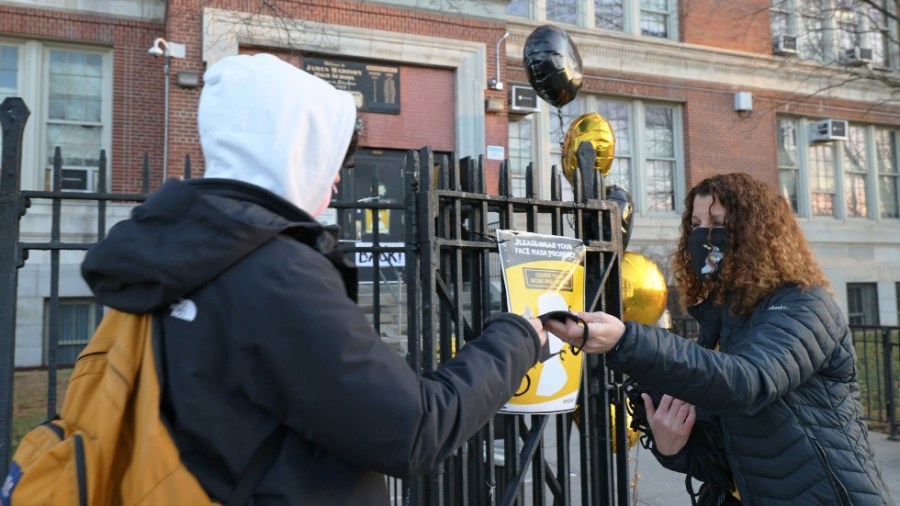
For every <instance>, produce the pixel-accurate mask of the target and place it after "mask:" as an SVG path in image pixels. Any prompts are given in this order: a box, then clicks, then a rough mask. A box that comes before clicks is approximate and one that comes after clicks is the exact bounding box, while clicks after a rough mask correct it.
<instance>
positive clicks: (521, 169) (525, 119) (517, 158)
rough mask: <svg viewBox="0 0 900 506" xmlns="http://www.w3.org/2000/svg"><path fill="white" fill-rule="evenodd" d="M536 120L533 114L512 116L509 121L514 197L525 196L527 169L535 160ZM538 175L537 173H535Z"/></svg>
mask: <svg viewBox="0 0 900 506" xmlns="http://www.w3.org/2000/svg"><path fill="white" fill-rule="evenodd" d="M533 130H534V121H533V119H532V115H528V116H520V117H518V118H516V117H512V116H511V117H510V121H509V172H510V180H511V185H512V188H510V191H511V193H512V196H514V197H524V196H525V188H526V181H527V180H526V174H525V173H526V170H527V169H528V165H529V164H531V163H532V162H533V161H534V143H533V141H532V139H534V133H533ZM535 176H536V175H535Z"/></svg>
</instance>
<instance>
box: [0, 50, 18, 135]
mask: <svg viewBox="0 0 900 506" xmlns="http://www.w3.org/2000/svg"><path fill="white" fill-rule="evenodd" d="M18 89H19V49H18V48H17V47H13V46H4V45H2V44H0V103H2V102H3V101H4V100H5V99H6V98H7V97H14V96H16V95H17V94H18ZM2 152H3V136H2V135H0V153H2Z"/></svg>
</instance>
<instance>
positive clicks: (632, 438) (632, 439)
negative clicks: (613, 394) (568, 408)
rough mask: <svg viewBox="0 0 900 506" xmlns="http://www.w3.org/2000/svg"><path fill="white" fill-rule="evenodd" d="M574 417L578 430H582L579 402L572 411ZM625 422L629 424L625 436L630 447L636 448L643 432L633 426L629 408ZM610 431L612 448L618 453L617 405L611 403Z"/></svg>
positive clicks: (626, 411)
mask: <svg viewBox="0 0 900 506" xmlns="http://www.w3.org/2000/svg"><path fill="white" fill-rule="evenodd" d="M572 419H573V420H574V421H575V425H577V426H578V430H582V427H581V423H582V422H581V405H580V404H579V405H578V406H577V407H576V408H575V411H573V412H572ZM625 424H626V425H627V426H628V430H627V431H626V432H625V437H626V438H627V440H628V448H629V449H631V448H634V445H636V444H637V442H638V440H639V439H640V438H641V433H640V432H638V431H636V430H634V429H632V428H631V414H629V413H628V410H627V409H626V410H625ZM609 433H610V434H612V435H613V437H612V443H611V444H610V450H611V451H612V453H616V438H615V434H616V405H615V404H610V405H609Z"/></svg>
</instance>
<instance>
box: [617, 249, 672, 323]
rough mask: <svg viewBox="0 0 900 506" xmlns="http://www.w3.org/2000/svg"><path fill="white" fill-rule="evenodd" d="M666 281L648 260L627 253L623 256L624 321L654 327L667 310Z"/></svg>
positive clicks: (637, 254) (636, 254)
mask: <svg viewBox="0 0 900 506" xmlns="http://www.w3.org/2000/svg"><path fill="white" fill-rule="evenodd" d="M668 292H669V291H668V288H666V278H665V277H664V276H663V274H662V272H660V270H659V267H658V266H657V265H656V264H655V263H653V261H652V260H650V259H649V258H647V257H645V256H643V255H641V254H640V253H635V252H633V251H626V252H625V254H624V255H623V256H622V319H623V320H625V321H632V322H637V323H643V324H644V325H655V324H656V322H658V321H659V318H660V317H661V316H662V314H663V311H665V310H666V297H667V296H668Z"/></svg>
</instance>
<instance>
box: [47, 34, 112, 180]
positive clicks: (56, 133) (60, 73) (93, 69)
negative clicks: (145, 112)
mask: <svg viewBox="0 0 900 506" xmlns="http://www.w3.org/2000/svg"><path fill="white" fill-rule="evenodd" d="M47 61H48V64H47V76H48V84H47V130H46V139H47V178H48V181H51V179H50V178H52V177H53V156H54V151H55V148H56V147H57V146H58V147H59V148H60V153H61V154H62V163H63V171H64V173H65V172H67V171H68V173H69V174H72V175H73V176H72V177H75V178H78V179H76V180H81V181H83V182H84V183H85V185H86V186H85V187H84V188H77V189H83V190H85V191H95V188H94V187H93V184H92V181H93V177H92V175H93V173H94V171H95V170H96V169H97V167H99V166H100V150H101V149H102V148H103V115H102V105H103V58H102V56H101V55H100V54H98V53H93V52H84V51H77V50H67V49H48V50H47ZM79 173H84V174H85V176H82V177H83V179H81V178H79V176H78V174H79ZM51 184H52V183H51Z"/></svg>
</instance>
